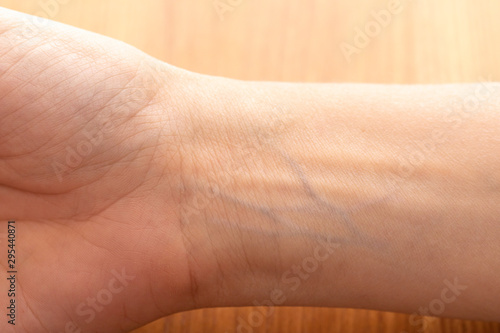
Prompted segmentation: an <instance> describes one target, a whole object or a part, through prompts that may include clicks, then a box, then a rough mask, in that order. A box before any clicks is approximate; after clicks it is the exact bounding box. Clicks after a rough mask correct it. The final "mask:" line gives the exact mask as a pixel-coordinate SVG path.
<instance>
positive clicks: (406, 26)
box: [0, 0, 500, 333]
mask: <svg viewBox="0 0 500 333" xmlns="http://www.w3.org/2000/svg"><path fill="white" fill-rule="evenodd" d="M51 1H56V2H57V1H58V0H22V1H20V0H0V5H1V6H4V7H8V8H12V9H15V10H19V11H23V12H26V13H30V14H37V13H42V14H43V11H44V8H45V12H46V16H49V17H50V18H52V19H54V20H57V21H60V22H64V23H68V24H71V25H75V26H78V27H81V28H84V29H87V30H92V31H95V32H98V33H101V34H104V35H108V36H111V37H114V38H117V39H121V40H123V41H125V42H127V43H130V44H132V45H135V46H137V47H138V48H140V49H142V50H144V51H145V52H147V53H149V54H151V55H153V56H156V57H158V58H160V59H162V60H164V61H167V62H169V63H171V64H173V65H176V66H180V67H183V68H186V69H189V70H192V71H196V72H201V73H206V74H212V75H221V76H228V77H233V78H239V79H246V80H274V81H311V82H373V83H446V82H470V81H484V80H493V81H494V80H496V81H498V80H499V79H500V66H498V65H497V63H498V56H499V55H500V44H499V43H497V41H498V40H500V21H499V20H498V18H497V16H498V13H499V12H500V2H499V1H498V0H482V1H472V0H471V1H466V0H440V1H435V0H400V2H401V6H402V7H401V8H400V13H398V14H394V15H391V17H390V18H389V19H388V20H386V21H384V26H381V28H380V29H377V27H376V26H374V25H373V23H372V22H373V21H374V20H375V19H374V16H373V15H374V14H373V13H374V12H375V13H377V12H379V11H380V10H384V9H387V8H388V6H390V0H337V1H332V0H308V1H299V0H232V1H228V0H221V1H222V2H224V3H233V4H236V5H235V6H234V7H233V8H232V9H231V10H230V11H228V12H226V13H225V14H224V15H223V16H222V17H221V16H220V15H218V13H217V11H216V9H215V8H214V1H213V0H182V1H180V0H148V1H139V0H65V1H64V2H65V4H64V5H62V4H61V5H60V6H57V7H58V8H56V7H54V6H52V7H47V6H45V5H44V4H47V3H49V2H51ZM396 1H397V0H396ZM61 2H62V1H61ZM358 28H359V29H365V28H370V29H372V30H370V34H371V35H372V37H370V38H369V40H368V42H366V41H365V43H364V44H366V45H361V44H360V43H357V45H358V46H360V45H361V46H362V47H359V48H358V50H357V52H358V53H356V54H354V55H353V56H352V57H351V59H350V60H351V61H347V60H346V57H344V55H343V53H342V52H341V49H340V46H341V45H342V43H349V44H351V45H352V44H354V39H355V35H356V31H357V30H356V29H358ZM358 42H359V41H358ZM344 45H345V44H344ZM387 297H391V295H387ZM429 301H431V300H429ZM422 306H425V304H422ZM259 311H261V309H259V308H239V309H232V308H227V309H206V310H197V311H191V312H186V313H180V314H177V315H173V316H170V317H168V318H165V319H161V320H159V321H157V322H155V323H152V324H150V325H148V326H146V327H144V328H142V329H139V330H136V331H135V333H159V332H172V333H181V332H182V333H188V332H237V331H238V323H239V321H238V320H239V319H238V318H243V319H245V320H246V321H248V319H247V318H248V316H249V315H251V316H254V317H255V318H256V319H255V320H257V319H258V315H256V313H260V312H259ZM425 323H426V324H425V327H424V326H423V325H422V324H418V325H412V321H411V320H410V317H409V316H408V315H402V314H394V313H383V312H376V311H366V310H352V309H323V308H276V309H274V313H273V314H272V315H271V316H269V317H266V318H265V320H264V322H263V323H262V324H259V325H256V327H251V330H246V331H245V330H240V331H241V332H255V333H257V332H289V333H293V332H317V333H321V332H331V333H334V332H345V333H350V332H356V333H357V332H372V333H380V332H427V333H438V332H456V333H461V332H464V333H465V332H470V333H472V332H478V333H479V332H485V333H486V332H488V333H489V332H496V333H500V324H494V323H484V322H473V321H461V320H450V319H434V318H426V321H425Z"/></svg>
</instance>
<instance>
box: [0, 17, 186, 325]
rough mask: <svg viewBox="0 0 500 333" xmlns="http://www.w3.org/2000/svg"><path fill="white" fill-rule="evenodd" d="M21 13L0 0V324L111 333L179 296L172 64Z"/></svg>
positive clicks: (181, 267) (169, 308)
mask: <svg viewBox="0 0 500 333" xmlns="http://www.w3.org/2000/svg"><path fill="white" fill-rule="evenodd" d="M26 20H28V22H31V21H30V20H32V19H30V18H28V19H27V18H26V17H25V16H22V15H20V14H18V13H14V12H11V11H7V10H3V9H0V22H1V23H0V219H1V220H2V221H4V222H2V227H1V237H2V242H0V244H3V245H5V244H7V243H6V239H7V223H6V221H7V219H11V220H16V221H17V223H16V228H17V229H16V230H17V239H16V259H17V261H16V264H17V267H16V269H17V270H18V274H17V280H16V307H17V318H16V326H12V325H8V324H7V323H6V321H5V320H2V322H1V323H0V331H2V332H74V331H78V329H81V331H82V332H121V331H126V330H130V329H132V328H134V327H138V326H141V325H143V324H145V323H147V322H149V321H151V320H153V319H155V318H158V317H160V316H163V315H167V314H169V313H172V312H175V311H179V310H184V309H187V308H190V307H191V306H192V295H191V292H192V290H191V282H190V280H189V271H188V267H187V265H186V253H185V247H184V244H183V241H182V239H183V237H182V236H181V235H180V231H179V230H180V229H179V223H178V221H179V213H178V211H179V208H178V207H179V200H180V198H179V195H178V193H179V188H180V180H181V177H180V172H179V170H180V161H181V155H182V154H181V149H180V148H181V144H180V142H179V139H178V138H179V137H180V136H179V135H178V132H177V131H178V129H179V124H180V123H181V120H180V118H181V116H180V115H176V112H177V111H178V110H177V109H176V108H175V107H174V105H175V104H176V101H175V99H176V98H179V97H178V96H181V95H182V93H181V92H180V91H179V90H180V88H179V87H181V86H182V80H181V79H180V76H179V75H178V73H177V72H176V70H174V69H172V68H170V67H167V65H165V64H163V63H160V62H158V61H156V60H154V59H152V58H150V57H148V56H146V55H145V54H143V53H141V52H139V51H138V50H136V49H134V48H132V47H130V46H127V45H125V44H123V43H120V42H117V41H113V40H111V39H108V38H104V37H102V36H98V35H94V34H90V33H87V32H84V31H80V30H77V29H73V28H69V27H66V26H63V25H59V24H55V23H44V24H43V27H40V28H39V29H35V30H34V32H33V31H31V34H30V35H28V36H27V35H26V29H24V28H23V27H25V26H23V24H26V22H25V21H26ZM35 27H37V26H35ZM6 246H7V245H5V249H6ZM3 262H4V261H3V260H2V263H3ZM1 270H2V273H1V275H2V276H6V275H7V273H6V271H7V267H5V266H3V265H2V267H1ZM1 281H2V282H0V288H1V289H2V290H7V289H8V283H9V282H8V281H7V280H6V279H2V280H1ZM2 299H3V300H4V301H2V307H3V308H4V309H5V307H6V306H7V303H5V302H6V300H7V302H8V299H7V298H6V297H4V298H2Z"/></svg>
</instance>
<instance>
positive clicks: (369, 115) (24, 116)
mask: <svg viewBox="0 0 500 333" xmlns="http://www.w3.org/2000/svg"><path fill="white" fill-rule="evenodd" d="M25 20H26V16H23V15H22V14H18V13H15V12H12V11H8V10H4V9H1V10H0V220H1V221H3V222H2V224H1V237H2V238H1V242H0V245H1V246H2V250H1V251H4V252H6V250H7V242H6V240H7V220H16V221H17V222H16V228H17V243H16V251H17V252H16V253H17V258H18V261H17V265H18V267H17V268H18V270H19V273H18V274H17V282H16V283H17V293H16V302H17V303H16V306H17V319H16V326H12V325H9V324H7V322H6V320H4V319H2V321H0V331H2V332H78V329H80V330H81V331H82V332H122V331H129V330H131V329H133V328H136V327H139V326H141V325H144V324H146V323H148V322H150V321H152V320H154V319H155V318H159V317H161V316H166V315H169V314H172V313H175V312H179V311H183V310H189V309H194V308H200V307H212V306H243V305H253V304H254V302H257V303H260V304H262V302H263V301H264V302H266V301H267V303H264V304H267V305H273V306H274V305H305V306H329V307H357V308H370V309H378V310H388V311H398V312H406V313H415V312H419V311H423V310H422V308H429V307H430V308H432V309H434V310H433V311H434V312H430V313H428V314H431V315H432V314H437V315H441V316H447V317H458V318H470V319H481V320H492V321H500V312H499V309H500V297H498V295H499V294H500V284H499V283H498V272H500V261H499V260H498V258H499V257H500V242H499V240H500V223H499V222H500V171H499V170H500V169H499V165H500V154H499V153H500V131H499V128H500V106H499V105H500V86H499V85H497V84H494V83H483V84H469V85H446V86H385V85H344V84H284V83H262V82H241V81H235V80H229V79H225V78H216V77H209V76H203V75H199V74H195V73H190V72H187V71H183V70H180V69H177V68H174V67H172V66H170V65H167V64H164V63H162V62H160V61H158V60H155V59H153V58H150V57H149V56H147V55H145V54H143V53H142V52H140V51H138V50H136V49H134V48H132V47H130V46H128V45H125V44H123V43H120V42H117V41H114V40H110V39H108V38H105V37H102V36H98V35H95V34H91V33H88V32H85V31H81V30H77V29H75V28H71V27H67V26H64V25H60V24H56V23H50V24H42V26H43V27H42V28H40V29H38V30H36V31H35V34H29V35H28V36H27V35H26V34H27V33H26V31H24V30H25V28H24V27H25V25H23V24H24V23H25ZM28 20H31V21H32V19H31V18H28ZM464 101H465V102H464ZM471 101H472V102H471ZM464 105H465V106H464ZM1 264H2V266H1V270H2V271H1V272H0V276H1V277H2V278H1V279H0V290H1V292H2V298H1V303H0V304H1V307H2V308H3V309H5V308H6V307H7V306H8V301H9V300H8V298H7V297H6V296H5V295H4V294H5V292H4V291H6V290H8V289H9V282H8V281H7V280H6V279H5V278H4V277H5V276H7V275H8V274H7V273H6V270H7V262H6V258H4V255H3V254H2V260H1ZM109 295H111V297H112V300H110V301H109V303H107V300H108V298H106V297H108V296H109ZM99 299H100V300H101V301H103V302H104V303H106V304H105V305H102V302H101V303H99V302H100V301H99ZM436 300H437V301H436ZM441 304H442V305H443V306H442V307H441ZM437 310H439V313H437V312H436V311H437Z"/></svg>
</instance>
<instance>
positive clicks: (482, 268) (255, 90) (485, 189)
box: [181, 77, 500, 320]
mask: <svg viewBox="0 0 500 333" xmlns="http://www.w3.org/2000/svg"><path fill="white" fill-rule="evenodd" d="M190 87H191V88H192V89H190V90H191V91H193V90H196V91H198V92H199V93H200V96H199V98H197V99H196V100H197V101H198V102H196V103H194V104H192V105H191V110H192V112H191V114H190V117H189V119H190V126H188V127H187V128H186V136H185V138H184V140H183V147H184V150H185V152H186V153H185V156H184V157H183V166H182V170H183V179H184V181H183V184H184V190H183V202H182V211H183V213H182V214H181V217H182V218H181V225H182V228H183V233H184V235H186V239H188V242H187V250H188V252H189V253H191V255H192V257H191V260H192V263H191V269H192V274H193V281H194V284H196V286H197V287H198V289H197V290H198V291H199V292H197V297H198V299H197V301H198V305H199V306H221V305H252V304H253V302H254V301H257V303H258V302H261V301H263V300H270V301H271V303H273V304H275V305H315V306H340V307H366V308H373V309H383V310H393V311H403V312H414V311H418V309H419V307H428V305H429V303H430V302H431V301H432V300H434V299H441V298H442V297H444V300H443V304H444V305H445V306H444V312H443V313H433V312H432V311H431V312H430V313H429V314H442V315H448V316H459V317H470V318H481V319H496V320H499V319H500V314H499V313H498V310H495V309H498V306H499V305H500V304H499V303H500V301H499V300H498V297H497V295H498V293H499V292H500V287H499V286H498V284H497V283H496V282H497V281H498V279H497V276H498V275H497V273H498V272H499V271H500V262H499V261H498V258H499V255H500V246H499V245H498V244H499V242H498V240H499V239H500V225H499V224H498V222H499V221H500V205H499V204H500V173H499V171H498V165H500V155H499V154H498V153H499V147H500V132H499V130H498V129H499V128H500V112H499V109H498V105H499V102H500V98H499V95H498V93H499V87H498V86H496V85H490V86H489V87H483V86H480V85H457V86H420V87H402V86H382V85H380V86H370V85H301V84H296V85H295V84H272V83H244V82H234V81H228V80H224V79H211V78H206V77H204V78H200V77H196V80H193V82H192V83H191V85H190ZM207 87H210V88H207ZM478 87H480V88H481V89H480V91H479V93H478V91H477V90H478V89H477V88H478ZM474 96H476V99H477V100H478V101H479V104H478V107H477V108H475V107H472V106H473V105H471V104H466V108H465V110H464V108H463V107H462V106H463V103H462V102H463V101H466V103H467V102H468V101H471V99H470V98H469V97H474ZM477 96H478V97H477ZM200 258H203V260H200ZM445 280H447V281H448V282H445ZM455 280H456V281H455ZM455 282H458V284H459V285H460V286H466V287H467V289H463V288H462V289H460V288H461V287H459V288H458V289H459V290H449V289H450V288H449V286H448V285H449V284H453V283H455ZM214 286H216V287H214ZM446 288H448V290H447V291H443V290H445V289H446ZM273 290H274V291H273ZM454 292H455V293H454ZM452 300H453V301H452Z"/></svg>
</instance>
